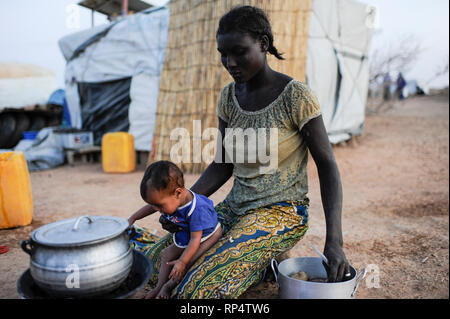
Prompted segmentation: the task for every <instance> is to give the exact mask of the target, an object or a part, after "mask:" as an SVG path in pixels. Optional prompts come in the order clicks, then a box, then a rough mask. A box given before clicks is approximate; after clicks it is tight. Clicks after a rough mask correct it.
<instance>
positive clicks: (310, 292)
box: [271, 257, 366, 299]
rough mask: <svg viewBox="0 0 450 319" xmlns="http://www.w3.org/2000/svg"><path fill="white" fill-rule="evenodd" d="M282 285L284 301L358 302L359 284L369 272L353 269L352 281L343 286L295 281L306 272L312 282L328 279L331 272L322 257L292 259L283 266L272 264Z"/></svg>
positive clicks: (349, 279)
mask: <svg viewBox="0 0 450 319" xmlns="http://www.w3.org/2000/svg"><path fill="white" fill-rule="evenodd" d="M271 266H272V270H273V272H274V274H275V278H276V281H277V283H278V297H279V298H281V299H350V298H354V297H355V294H356V291H357V290H358V287H359V284H360V283H361V281H362V280H363V279H364V277H365V276H366V269H363V270H362V271H361V272H360V273H359V274H358V273H357V271H356V269H355V268H353V267H352V266H350V277H348V279H347V280H345V281H341V282H314V281H305V280H299V279H295V278H292V277H291V276H292V275H293V274H296V273H298V272H300V271H303V272H305V273H306V274H307V275H308V277H309V278H319V279H320V278H321V279H326V278H327V271H326V270H325V267H324V266H323V264H322V259H321V258H319V257H299V258H288V259H285V260H283V261H282V262H281V263H280V264H278V263H277V261H276V260H275V259H272V261H271Z"/></svg>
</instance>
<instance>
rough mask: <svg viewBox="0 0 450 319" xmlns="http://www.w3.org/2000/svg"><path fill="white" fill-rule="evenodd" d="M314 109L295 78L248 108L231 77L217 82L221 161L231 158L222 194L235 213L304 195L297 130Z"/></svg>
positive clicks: (303, 154) (302, 149) (303, 157)
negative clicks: (229, 181)
mask: <svg viewBox="0 0 450 319" xmlns="http://www.w3.org/2000/svg"><path fill="white" fill-rule="evenodd" d="M320 114H321V111H320V107H319V103H318V101H317V98H316V96H315V95H314V93H312V92H311V90H310V88H309V87H308V86H307V85H306V84H304V83H302V82H300V81H297V80H291V81H290V82H289V83H288V84H287V85H286V87H285V88H284V90H283V92H282V93H281V94H280V95H279V96H278V97H277V98H276V99H275V100H274V101H273V102H272V103H270V104H269V105H267V106H266V107H264V108H263V109H261V110H258V111H254V112H250V111H245V110H243V109H242V108H241V107H240V105H239V102H238V101H237V98H236V95H235V91H234V82H232V83H230V84H228V85H227V86H226V87H225V88H223V90H222V92H221V93H220V97H219V102H218V106H217V115H218V116H219V117H220V118H221V119H222V120H224V121H225V122H227V123H228V125H227V129H226V131H225V137H224V139H223V143H224V146H225V148H226V155H227V162H233V164H234V169H233V175H234V184H233V187H232V189H231V191H230V193H229V194H228V195H227V197H226V200H227V201H228V203H229V205H230V207H231V209H232V210H233V212H234V213H235V214H238V215H243V214H245V213H246V212H247V211H248V210H250V209H254V208H259V207H264V206H267V205H270V204H273V203H276V202H280V201H287V200H304V199H307V197H306V195H307V193H308V177H307V163H308V149H307V146H306V143H305V142H304V140H303V138H302V135H301V134H300V130H301V129H302V127H303V126H304V125H305V124H306V123H307V122H308V121H309V120H310V119H312V118H315V117H317V116H319V115H320ZM258 129H259V130H258ZM240 138H243V139H240ZM239 140H240V141H241V142H239ZM276 145H277V146H278V147H276ZM271 146H272V147H271ZM274 146H275V147H274ZM233 154H234V155H233ZM242 154H243V155H242ZM269 155H270V156H269ZM239 156H241V157H240V158H239ZM269 158H270V160H269Z"/></svg>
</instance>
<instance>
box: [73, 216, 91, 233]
mask: <svg viewBox="0 0 450 319" xmlns="http://www.w3.org/2000/svg"><path fill="white" fill-rule="evenodd" d="M83 218H87V219H88V220H89V224H91V223H93V222H94V220H93V219H92V217H91V216H89V215H83V216H80V217H78V218H77V220H76V221H75V225H73V228H72V230H78V225H79V224H80V221H81V220H82V219H83Z"/></svg>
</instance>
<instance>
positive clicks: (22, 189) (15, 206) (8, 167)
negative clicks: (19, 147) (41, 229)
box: [0, 152, 33, 229]
mask: <svg viewBox="0 0 450 319" xmlns="http://www.w3.org/2000/svg"><path fill="white" fill-rule="evenodd" d="M32 219H33V199H32V196H31V182H30V173H29V172H28V165H27V161H26V160H25V156H24V154H23V152H6V153H0V229H3V228H11V227H17V226H26V225H29V224H30V223H31V220H32Z"/></svg>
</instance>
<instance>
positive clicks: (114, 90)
mask: <svg viewBox="0 0 450 319" xmlns="http://www.w3.org/2000/svg"><path fill="white" fill-rule="evenodd" d="M168 23H169V10H168V9H167V8H164V7H158V8H150V9H148V10H145V11H142V12H139V13H136V14H133V15H131V16H128V17H126V18H123V19H120V20H117V21H115V22H114V23H111V24H109V25H103V26H98V27H95V28H92V29H89V30H85V31H81V32H77V33H75V34H71V35H69V36H66V37H63V38H62V39H60V41H59V46H60V49H61V52H62V53H63V55H64V57H65V59H66V60H67V65H66V72H65V90H66V99H67V104H68V108H69V112H70V115H71V122H72V126H74V127H77V128H81V127H83V128H86V127H85V125H86V120H84V121H83V117H85V116H84V115H85V114H83V113H86V112H90V116H91V117H92V118H94V120H91V125H95V123H94V122H95V121H98V122H101V121H103V122H105V123H103V124H104V125H110V124H111V123H114V125H116V126H115V127H111V126H110V127H109V129H110V130H112V131H114V130H123V128H125V129H128V132H129V133H130V134H132V135H133V136H134V142H135V148H136V150H141V151H149V150H150V146H151V141H152V139H153V129H154V125H155V112H156V104H157V98H158V91H159V79H160V73H161V69H162V66H163V61H164V55H165V49H166V45H167V32H168ZM82 87H87V88H88V90H86V92H87V93H83V92H80V88H82ZM102 88H107V91H103V92H102ZM118 91H120V92H119V93H118ZM94 94H95V95H96V98H97V100H96V103H89V99H91V98H93V95H94ZM114 94H116V96H114ZM117 94H118V95H117ZM119 95H120V96H119ZM83 100H84V102H83ZM86 101H87V102H86ZM99 102H100V104H101V107H100V106H99V105H98V103H99ZM83 103H85V104H83ZM93 104H97V105H93ZM86 105H87V106H89V107H91V109H90V110H86V107H87V106H86ZM122 109H125V111H127V113H128V114H124V115H123V114H122V115H120V114H119V115H118V113H119V112H121V110H122ZM126 115H128V119H123V117H126ZM113 116H116V118H115V119H111V117H113ZM124 120H125V122H126V123H125V124H124V123H123V121H124ZM83 122H84V123H83ZM119 122H120V123H119ZM111 125H112V124H111ZM87 128H88V129H89V127H87ZM94 134H95V132H94ZM94 136H95V135H94ZM100 137H101V136H100Z"/></svg>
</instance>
